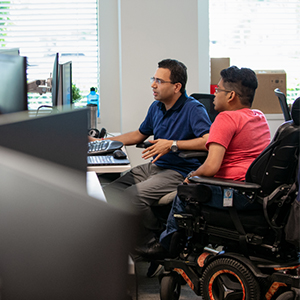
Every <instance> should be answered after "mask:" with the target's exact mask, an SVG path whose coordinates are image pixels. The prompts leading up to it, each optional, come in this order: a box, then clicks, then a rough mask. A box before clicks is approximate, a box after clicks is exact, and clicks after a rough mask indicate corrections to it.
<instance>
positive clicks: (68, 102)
mask: <svg viewBox="0 0 300 300" xmlns="http://www.w3.org/2000/svg"><path fill="white" fill-rule="evenodd" d="M57 104H58V106H60V105H62V106H63V107H64V108H70V107H71V106H72V62H71V61H69V62H66V63H63V64H60V65H59V87H58V101H57Z"/></svg>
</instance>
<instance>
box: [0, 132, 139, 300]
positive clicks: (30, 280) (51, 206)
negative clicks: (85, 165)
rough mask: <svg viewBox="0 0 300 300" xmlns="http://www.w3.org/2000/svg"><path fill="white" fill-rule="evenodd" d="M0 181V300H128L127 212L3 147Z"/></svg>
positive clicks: (69, 174)
mask: <svg viewBox="0 0 300 300" xmlns="http://www.w3.org/2000/svg"><path fill="white" fill-rule="evenodd" d="M12 138H15V139H18V136H17V135H15V136H12ZM33 138H34V137H33ZM0 177H1V180H0V190H1V197H0V241H1V247H0V279H1V300H28V299H31V300H40V299H43V300H53V299H64V300H85V299H86V300H99V299H110V300H124V299H128V296H127V291H126V288H127V286H126V283H127V277H128V254H129V251H130V245H131V244H132V242H133V232H134V229H135V228H136V225H135V221H134V220H135V216H134V214H131V213H129V212H124V211H121V210H118V209H116V208H113V207H112V206H110V205H108V204H107V203H106V202H104V201H101V200H97V199H95V198H92V197H89V196H87V194H86V193H85V191H83V190H82V189H81V188H80V182H81V176H80V175H79V176H78V172H75V171H74V170H72V169H69V168H66V167H63V166H60V165H57V164H53V163H51V162H49V161H44V160H40V159H38V158H35V157H32V156H29V155H26V154H24V153H21V152H16V151H13V150H11V149H7V148H3V147H0Z"/></svg>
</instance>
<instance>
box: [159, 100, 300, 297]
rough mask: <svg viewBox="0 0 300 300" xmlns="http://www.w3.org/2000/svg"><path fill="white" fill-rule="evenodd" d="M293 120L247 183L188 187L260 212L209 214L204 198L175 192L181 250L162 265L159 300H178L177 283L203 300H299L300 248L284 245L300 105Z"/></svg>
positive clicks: (211, 181) (203, 180) (201, 180)
mask: <svg viewBox="0 0 300 300" xmlns="http://www.w3.org/2000/svg"><path fill="white" fill-rule="evenodd" d="M291 117H292V120H290V121H287V122H285V123H283V124H282V125H281V126H280V127H279V128H278V130H277V132H276V134H275V136H274V138H273V140H272V142H271V143H270V144H269V146H267V147H266V149H265V150H264V151H263V152H262V153H261V154H260V155H259V156H258V157H257V158H256V159H255V160H254V161H253V163H252V164H251V166H250V167H249V169H248V171H247V174H246V181H244V182H237V181H232V180H222V179H218V178H213V177H212V178H209V177H197V176H196V177H192V178H190V181H191V182H193V184H190V185H187V186H185V187H188V188H190V189H196V188H197V186H199V184H208V185H217V186H221V187H222V188H233V189H235V190H238V191H239V192H240V193H242V194H244V195H245V197H247V198H248V199H249V201H257V202H258V203H260V204H261V208H259V209H257V210H254V211H239V212H237V211H236V210H235V209H234V208H233V207H232V208H229V209H228V210H221V209H216V208H211V207H209V206H205V205H203V202H204V198H205V197H203V194H201V195H199V194H198V195H197V194H196V196H194V197H190V195H191V194H193V193H191V192H189V193H186V195H184V193H183V194H182V193H181V192H180V186H179V188H178V195H179V197H182V199H184V200H185V201H187V202H188V205H187V207H186V211H187V213H185V214H177V215H175V218H176V220H177V222H178V225H179V228H180V229H181V231H183V232H184V233H185V241H186V242H185V244H184V245H185V247H184V249H183V250H182V251H181V253H180V254H179V256H178V257H177V258H175V259H165V260H163V261H159V263H161V264H164V267H165V270H166V272H165V273H164V274H163V275H162V276H161V278H160V292H161V300H166V299H173V300H174V299H175V300H177V299H179V296H180V284H181V280H182V278H181V277H183V278H184V279H185V281H186V282H187V283H188V285H189V286H190V287H191V288H192V289H193V290H194V292H195V293H196V294H197V295H201V296H202V298H203V299H204V300H212V299H218V300H229V299H247V300H248V299H251V300H254V299H256V300H258V299H268V300H283V299H284V300H292V299H299V297H300V277H299V267H300V260H299V255H298V253H299V249H300V245H299V243H300V241H298V244H295V243H291V242H288V241H287V240H286V236H285V226H286V223H287V220H288V216H289V213H290V210H291V206H292V203H293V202H294V201H296V200H295V199H296V195H297V191H298V189H299V183H297V172H298V170H297V166H298V163H299V144H300V139H299V136H300V126H299V123H300V97H299V98H298V99H296V100H295V102H294V104H293V107H292V110H291ZM187 194H189V195H187ZM171 245H172V243H171ZM171 251H172V249H171ZM179 274H180V275H181V276H179Z"/></svg>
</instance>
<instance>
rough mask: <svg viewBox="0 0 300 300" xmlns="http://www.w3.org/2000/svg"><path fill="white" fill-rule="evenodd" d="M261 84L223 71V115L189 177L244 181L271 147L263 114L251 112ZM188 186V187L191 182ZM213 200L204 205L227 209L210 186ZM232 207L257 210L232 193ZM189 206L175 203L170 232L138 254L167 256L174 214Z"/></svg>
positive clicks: (219, 99) (219, 95) (249, 75)
mask: <svg viewBox="0 0 300 300" xmlns="http://www.w3.org/2000/svg"><path fill="white" fill-rule="evenodd" d="M257 85H258V82H257V78H256V75H255V73H254V71H252V70H251V69H248V68H241V69H239V68H237V67H235V66H232V67H229V68H227V69H224V70H222V71H221V80H220V81H219V84H218V87H217V88H216V91H215V99H214V105H215V110H217V111H218V112H220V113H219V114H218V115H217V117H216V119H215V121H214V123H213V124H212V126H211V128H210V132H209V137H208V141H207V143H206V148H207V149H208V157H207V159H206V160H205V162H204V163H203V164H202V165H201V166H200V167H199V168H198V169H197V170H195V171H193V172H191V173H190V174H189V176H188V177H192V176H207V177H213V176H214V177H218V178H224V179H232V180H240V181H242V180H244V179H245V175H246V172H247V170H248V168H249V166H250V164H251V163H252V162H253V160H254V159H255V158H256V157H257V156H258V155H259V154H260V153H261V152H262V151H263V150H264V149H265V147H266V146H267V145H268V144H269V143H270V130H269V126H268V123H267V121H266V118H265V116H264V114H263V113H262V112H261V111H259V110H251V105H252V102H253V99H254V94H255V90H256V88H257ZM185 182H187V183H189V180H188V178H186V179H185ZM209 188H210V189H211V190H212V197H211V200H210V201H209V202H207V203H205V204H204V205H209V206H212V207H216V208H219V209H227V208H226V207H224V205H223V198H224V197H223V191H222V189H221V188H220V187H218V186H209ZM232 205H233V206H235V207H236V209H238V210H243V209H248V210H249V209H255V208H257V205H258V204H257V203H250V202H249V201H248V199H247V198H246V197H244V196H243V195H241V194H239V193H238V192H235V191H234V192H233V204H232ZM185 206H186V203H185V202H184V201H181V200H180V199H179V197H178V196H176V198H175V199H174V201H173V206H172V209H171V212H170V214H169V218H168V222H167V228H166V230H165V231H164V232H163V233H162V234H161V236H160V240H159V241H158V240H157V241H155V242H153V243H151V244H148V246H147V247H146V248H145V249H137V252H138V253H139V254H141V255H142V256H144V257H147V258H150V259H159V258H164V257H165V256H168V249H169V245H170V241H171V238H172V235H173V233H174V232H176V231H177V230H178V225H177V222H176V220H175V218H174V213H183V212H185Z"/></svg>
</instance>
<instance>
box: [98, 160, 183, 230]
mask: <svg viewBox="0 0 300 300" xmlns="http://www.w3.org/2000/svg"><path fill="white" fill-rule="evenodd" d="M183 180H184V177H183V176H182V175H181V174H180V173H178V172H176V171H174V170H170V169H164V168H160V167H158V166H156V165H155V164H152V163H147V164H143V165H139V166H137V167H134V168H132V169H131V170H130V171H129V172H127V173H126V174H124V175H123V176H121V177H120V178H118V179H116V180H115V181H113V182H112V183H110V184H108V185H106V186H105V187H104V189H103V190H104V193H105V196H106V199H107V202H108V203H111V204H113V205H115V206H118V207H120V208H125V209H128V208H129V209H135V210H137V211H138V213H139V214H141V216H142V218H141V220H142V221H141V223H142V224H141V225H142V226H141V227H143V228H140V229H141V230H140V232H141V235H144V236H146V235H149V236H150V233H151V232H152V233H155V234H160V233H161V231H162V230H164V226H163V224H161V222H160V220H159V219H158V218H157V217H156V216H155V214H154V213H153V211H152V209H151V206H153V205H155V204H156V203H157V202H158V201H159V199H160V198H161V197H163V196H164V195H166V194H168V193H170V192H173V191H175V190H176V189H177V186H178V184H180V183H182V182H183Z"/></svg>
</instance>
